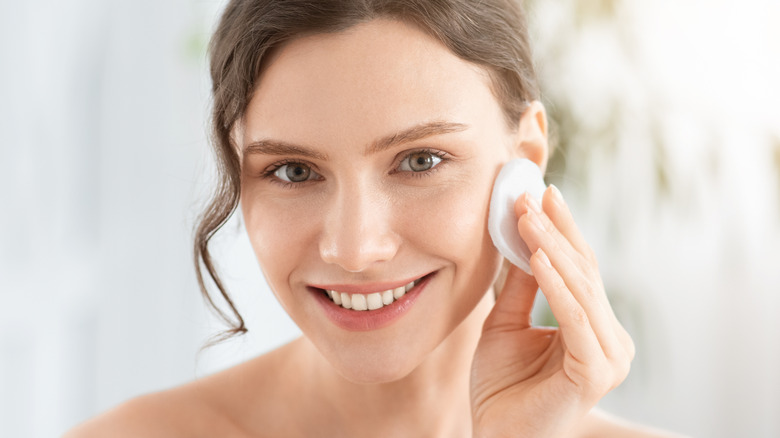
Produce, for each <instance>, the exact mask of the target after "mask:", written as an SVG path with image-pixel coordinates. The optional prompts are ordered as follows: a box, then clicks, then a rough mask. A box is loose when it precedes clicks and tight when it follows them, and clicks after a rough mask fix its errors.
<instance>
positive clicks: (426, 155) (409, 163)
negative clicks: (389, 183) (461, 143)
mask: <svg viewBox="0 0 780 438" xmlns="http://www.w3.org/2000/svg"><path fill="white" fill-rule="evenodd" d="M441 160H442V159H441V157H439V156H437V155H435V154H433V153H431V152H427V151H419V152H414V153H411V154H409V155H408V156H407V157H406V158H404V159H403V160H402V161H401V165H400V170H403V171H406V172H425V171H426V170H429V169H431V168H433V167H434V166H436V165H437V164H439V163H441Z"/></svg>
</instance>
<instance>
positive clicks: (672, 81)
mask: <svg viewBox="0 0 780 438" xmlns="http://www.w3.org/2000/svg"><path fill="white" fill-rule="evenodd" d="M537 3H539V2H537ZM542 3H545V2H542ZM546 3H547V5H546V6H545V5H544V4H542V5H539V6H538V7H537V8H534V9H533V11H532V12H533V13H532V14H531V20H532V24H533V26H532V27H533V28H534V29H535V30H534V38H535V40H536V50H537V55H538V58H539V63H540V74H542V75H544V78H545V80H544V83H545V87H546V88H545V89H544V90H543V92H544V93H545V94H546V95H548V96H550V99H551V100H554V101H557V102H566V103H567V106H568V107H570V108H571V111H572V112H573V114H574V115H575V116H576V118H577V120H580V121H581V122H582V124H583V126H584V127H585V128H584V129H585V131H583V134H582V136H581V137H580V138H583V139H590V138H591V137H589V136H588V134H587V132H594V131H598V129H597V128H598V127H599V126H600V125H599V124H600V123H603V121H604V120H612V119H610V118H609V117H608V116H607V115H606V114H607V113H608V112H609V108H610V107H609V105H608V103H609V102H621V105H622V106H621V107H620V108H621V113H620V117H618V118H617V120H618V123H619V126H618V127H616V126H611V128H612V131H610V132H615V133H617V134H616V135H617V137H616V138H613V139H612V141H611V142H610V144H611V145H612V146H611V147H609V148H606V147H603V145H599V144H593V143H595V142H593V141H589V142H588V143H589V144H588V148H585V147H583V146H582V145H576V146H577V147H572V149H571V150H569V151H568V152H567V155H566V157H565V158H566V165H567V167H566V171H565V172H563V173H559V174H554V175H550V181H552V182H556V184H558V185H559V186H560V187H561V189H562V191H563V193H564V196H566V197H567V199H568V200H569V202H570V203H571V204H572V206H573V209H574V211H575V217H576V218H577V219H578V221H579V223H580V225H581V227H582V228H583V230H584V233H585V234H586V236H587V237H588V239H589V241H590V242H591V244H592V246H593V247H594V248H595V250H596V252H597V254H598V256H599V260H600V265H601V267H602V274H603V276H604V281H605V284H606V286H607V289H608V291H609V292H610V293H611V295H612V296H613V302H614V304H615V307H616V309H617V310H618V312H619V314H620V315H621V317H622V318H623V320H624V321H625V323H626V326H627V327H628V328H629V330H630V331H631V332H632V334H633V335H634V338H635V340H636V342H637V346H638V347H639V353H638V355H637V359H636V361H635V363H634V367H633V371H632V374H631V375H630V376H629V379H628V380H627V381H626V382H625V383H624V385H623V386H621V387H620V388H618V389H617V390H615V391H614V392H613V393H611V394H610V395H608V396H607V398H605V400H604V401H603V402H602V405H603V406H604V407H605V408H607V409H609V410H611V411H613V412H616V413H619V414H621V415H624V416H626V417H628V418H632V419H635V420H638V421H642V422H647V423H650V424H654V425H657V426H662V427H666V428H670V429H674V430H678V431H681V432H685V433H689V434H692V435H695V436H707V437H724V438H725V437H733V436H751V437H776V436H780V417H778V415H777V413H778V412H780V373H778V372H777V370H780V322H778V320H779V319H778V318H777V317H776V314H777V309H780V226H778V224H780V211H779V207H780V170H779V169H778V167H779V166H780V109H778V105H777V102H780V85H778V83H777V78H780V33H779V32H778V30H777V28H776V26H775V24H776V23H777V22H778V20H780V7H779V6H778V3H777V2H772V1H769V0H767V1H761V0H749V1H744V2H741V3H739V5H737V4H736V2H725V1H710V2H702V1H693V0H685V1H672V0H662V1H655V2H639V1H633V2H629V1H625V2H611V3H619V4H620V7H619V8H618V13H617V15H616V17H617V18H616V20H615V21H614V22H612V23H604V24H603V25H599V24H598V20H596V24H595V25H594V24H593V23H591V24H590V25H589V26H588V27H586V28H585V29H580V30H579V31H578V33H573V34H572V35H574V36H571V37H569V38H568V39H566V38H564V37H561V39H562V40H563V41H565V42H566V44H565V47H566V50H565V53H564V55H565V56H563V57H561V58H558V59H557V60H554V61H552V60H550V57H549V56H547V53H550V51H551V48H550V44H551V43H550V41H552V40H553V39H554V38H555V35H552V34H553V33H554V32H560V31H561V29H562V28H568V26H569V25H570V22H569V21H567V20H570V19H571V17H572V16H577V14H576V13H573V12H572V10H571V8H572V7H573V6H572V5H573V4H575V3H576V2H546ZM581 3H583V4H584V3H588V2H581ZM589 3H594V2H589ZM596 3H598V2H596ZM601 3H605V2H601ZM607 3H609V2H607ZM221 4H222V2H220V1H205V0H204V1H197V0H189V1H187V0H171V1H166V2H160V1H150V0H144V1H140V0H139V1H134V2H122V1H103V0H71V1H68V2H62V1H54V0H39V1H34V2H33V1H26V2H25V1H16V2H12V1H10V0H3V2H2V3H0V148H1V149H0V436H4V437H5V436H7V437H50V436H58V435H60V434H62V433H63V432H64V431H65V430H66V429H67V428H69V427H72V426H73V425H74V424H76V423H78V422H80V421H83V420H84V419H86V418H88V417H90V416H93V415H95V414H96V413H98V412H101V411H104V410H106V409H108V408H110V407H112V406H115V405H116V404H117V403H120V402H121V401H123V400H126V399H128V398H130V397H133V396H135V395H138V394H142V393H146V392H149V391H154V390H159V389H164V388H167V387H170V386H173V385H177V384H180V383H183V382H186V381H189V380H192V379H193V378H196V377H198V376H202V375H204V374H208V373H211V372H213V371H215V370H218V369H221V368H223V367H225V366H228V365H230V364H233V363H236V362H238V361H240V360H243V359H245V358H247V357H251V356H253V355H256V354H259V353H261V352H263V351H266V350H268V349H269V348H273V347H274V346H277V345H280V344H282V343H284V342H287V341H288V340H290V339H292V338H294V337H295V336H297V334H298V331H297V329H296V328H295V326H294V325H293V324H292V323H291V321H290V320H289V319H288V318H287V316H286V315H285V314H284V312H283V311H282V310H281V309H280V307H279V306H278V304H277V303H276V301H275V300H274V299H273V297H272V295H271V293H270V292H269V291H268V290H267V288H266V286H265V285H264V282H263V280H262V277H261V274H260V271H259V269H258V268H257V266H256V262H255V260H254V259H253V256H252V254H251V250H250V248H249V245H248V243H247V241H246V238H245V235H244V231H243V228H242V225H241V224H240V222H239V221H236V220H233V221H232V222H231V223H230V224H229V225H228V226H227V227H226V229H225V230H224V231H223V232H221V233H220V235H219V236H218V237H217V239H216V242H215V250H216V252H217V254H218V260H219V263H220V266H221V267H222V269H223V271H224V272H225V275H226V277H227V279H228V285H229V287H230V289H231V291H233V294H234V295H235V297H236V301H237V303H238V306H239V309H240V310H241V311H242V314H244V316H245V317H246V319H247V321H248V325H249V327H250V334H249V335H248V336H246V337H244V338H242V339H240V340H237V341H233V342H229V343H227V344H224V345H221V346H218V347H216V348H213V349H210V350H207V351H205V352H202V353H201V352H199V348H200V347H201V346H202V345H203V343H204V342H205V341H206V340H207V337H208V336H209V335H210V334H213V333H215V332H216V331H217V330H219V329H220V325H219V323H218V322H216V321H215V320H214V319H213V318H212V317H210V316H209V313H208V311H206V310H205V308H204V306H203V304H202V300H201V298H200V296H199V293H198V291H197V287H196V283H195V280H194V273H193V269H192V267H191V250H190V247H191V229H192V225H193V223H194V217H195V215H196V214H197V212H198V211H199V206H200V205H201V203H202V201H203V200H204V199H205V196H206V194H207V193H208V190H209V187H210V185H209V184H210V182H211V180H212V176H213V165H212V161H211V157H210V152H209V149H208V144H207V140H206V139H207V130H208V127H207V115H208V105H209V101H208V90H209V80H208V76H207V74H206V59H205V55H204V52H203V48H204V45H205V42H206V41H207V39H208V38H209V35H210V32H211V29H212V27H213V23H214V22H215V20H216V17H217V15H218V12H219V10H220V8H221ZM567 17H568V18H567ZM616 35H619V36H622V37H625V36H626V35H629V36H630V38H631V39H632V40H631V50H629V51H626V50H625V47H624V46H621V44H620V43H621V42H624V40H622V39H621V38H622V37H621V38H618V37H617V36H616ZM545 50H547V52H545ZM627 60H629V61H630V62H629V61H627ZM651 121H652V123H651V124H652V126H650V122H651ZM613 125H614V123H613ZM651 128H652V129H651ZM588 129H589V130H590V131H588ZM586 131H587V132H586ZM651 138H652V139H655V140H656V141H655V142H653V141H651ZM659 144H660V149H659V148H658V145H659ZM659 151H661V152H662V154H661V155H660V158H659ZM659 160H660V161H661V162H662V164H663V166H662V168H663V169H664V175H663V177H661V176H659V174H658V171H657V163H658V162H659ZM661 180H662V181H661ZM659 181H660V182H659ZM661 183H663V184H661ZM659 187H661V188H659ZM663 187H666V189H662V188H663Z"/></svg>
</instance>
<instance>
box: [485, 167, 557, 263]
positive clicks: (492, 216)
mask: <svg viewBox="0 0 780 438" xmlns="http://www.w3.org/2000/svg"><path fill="white" fill-rule="evenodd" d="M546 188H547V186H546V185H545V184H544V178H542V171H541V170H540V169H539V167H538V166H537V165H536V163H534V162H533V161H531V160H528V159H526V158H517V159H514V160H512V161H510V162H508V163H506V164H505V165H504V167H503V168H501V171H500V172H499V173H498V177H496V181H495V183H494V184H493V194H492V195H491V197H490V212H489V214H488V232H489V233H490V237H491V238H492V239H493V245H495V246H496V248H497V249H498V251H499V252H500V253H501V255H503V256H504V257H506V258H507V259H508V260H509V261H510V262H512V264H513V265H515V266H517V267H518V268H520V269H522V270H523V271H525V272H527V273H528V274H530V275H533V273H532V272H531V266H530V264H529V260H530V259H531V251H530V250H529V249H528V246H527V245H526V244H525V242H523V239H522V238H521V237H520V232H519V231H518V230H517V221H518V218H517V216H516V215H515V201H517V198H519V197H520V195H522V194H523V193H524V192H528V193H529V194H530V195H531V196H533V197H534V198H535V199H536V200H537V201H539V204H541V202H542V195H543V194H544V191H545V189H546Z"/></svg>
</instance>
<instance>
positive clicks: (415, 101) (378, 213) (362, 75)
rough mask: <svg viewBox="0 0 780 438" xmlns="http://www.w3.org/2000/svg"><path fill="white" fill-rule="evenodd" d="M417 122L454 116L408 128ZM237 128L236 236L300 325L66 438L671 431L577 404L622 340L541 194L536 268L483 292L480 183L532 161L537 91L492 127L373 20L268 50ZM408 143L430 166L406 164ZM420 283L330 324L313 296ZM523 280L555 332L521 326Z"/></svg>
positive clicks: (581, 254)
mask: <svg viewBox="0 0 780 438" xmlns="http://www.w3.org/2000/svg"><path fill="white" fill-rule="evenodd" d="M311 72H316V74H311ZM431 122H435V123H434V124H433V126H434V127H437V126H438V127H439V128H441V126H443V125H447V126H450V127H454V128H453V129H449V130H438V131H437V130H436V129H433V130H431V129H428V131H425V132H424V133H423V134H424V135H423V134H420V131H419V130H418V131H414V130H415V129H416V128H419V127H420V126H421V124H422V125H425V124H426V123H427V124H428V125H430V123H431ZM410 132H411V133H412V134H410ZM415 132H416V134H415ZM399 138H400V139H402V141H395V143H393V144H391V145H390V146H388V147H387V148H376V147H375V146H376V145H377V144H382V143H383V142H382V141H381V139H395V140H398V139H399ZM235 139H236V143H237V144H238V145H239V146H240V149H241V150H240V155H241V159H242V193H241V200H242V202H241V206H242V213H243V216H244V220H245V223H246V226H247V231H248V233H249V237H250V240H251V241H252V244H253V248H254V250H255V254H256V256H257V258H258V261H259V263H260V266H261V268H262V270H263V273H264V275H265V277H266V280H267V281H268V283H269V285H270V287H271V289H272V290H273V292H274V294H275V296H276V298H277V299H278V300H279V302H280V303H281V305H282V307H283V308H284V309H285V310H286V311H287V312H288V314H289V315H290V316H291V318H292V319H293V320H294V321H295V322H296V324H298V326H299V327H300V328H301V330H302V332H303V334H304V336H303V337H302V338H300V339H298V340H296V341H294V342H292V343H290V344H288V345H286V346H284V347H281V348H279V349H277V350H275V351H273V352H270V353H268V354H265V355H263V356H261V357H258V358H256V359H254V360H251V361H249V362H246V363H244V364H241V365H239V366H236V367H234V368H231V369H228V370H226V371H223V372H221V373H218V374H216V375H214V376H211V377H208V378H205V379H202V380H199V381H196V382H193V383H191V384H188V385H185V386H183V387H180V388H176V389H172V390H169V391H165V392H162V393H158V394H153V395H149V396H145V397H141V398H139V399H136V400H133V401H131V402H129V403H127V404H125V405H123V406H121V407H119V408H118V409H116V410H114V411H112V412H109V413H107V414H105V415H104V416H102V417H98V418H97V419H95V420H93V421H92V422H90V423H87V424H85V425H84V426H82V427H81V428H79V429H76V430H74V431H73V432H72V433H71V434H70V435H68V436H70V437H90V436H103V435H104V434H105V433H106V431H110V432H111V435H112V436H148V437H154V436H183V437H184V436H186V437H198V436H203V437H207V436H208V437H212V436H236V437H262V436H270V437H276V436H284V437H296V436H306V437H311V436H325V437H331V436H343V437H364V436H386V437H395V436H398V437H417V436H419V437H431V436H442V437H471V436H490V437H494V436H534V437H589V436H599V437H623V436H626V437H628V436H630V437H661V436H671V435H666V434H661V433H658V432H653V431H649V430H643V429H641V428H638V427H636V426H632V425H628V424H625V423H622V422H620V421H619V420H615V419H613V418H610V417H608V416H606V415H605V414H603V413H600V412H598V411H595V410H593V406H594V405H595V404H596V402H597V401H598V400H599V399H600V398H601V397H602V396H603V395H604V394H605V393H606V392H608V391H609V390H611V389H612V388H614V387H615V386H617V385H618V384H619V383H620V382H621V381H622V380H623V379H624V378H625V376H626V374H627V373H628V368H629V364H630V361H631V359H632V358H633V343H632V342H631V339H630V337H629V336H628V334H627V333H626V332H625V330H623V328H622V326H621V325H620V324H619V322H618V321H617V319H615V318H614V314H613V313H612V310H611V308H610V306H609V303H608V302H607V301H606V296H605V295H604V293H603V286H602V285H601V280H600V277H599V274H598V267H597V265H596V261H595V258H594V257H593V254H592V251H590V249H589V247H588V246H587V244H586V243H585V242H584V240H583V239H582V236H581V235H580V233H579V231H578V230H577V227H576V224H575V223H574V221H573V218H572V217H571V215H570V214H569V212H568V208H566V205H565V201H563V200H562V199H561V198H560V197H558V196H557V195H556V193H555V192H554V191H553V190H552V189H548V191H547V192H546V193H545V197H544V202H543V205H542V206H538V212H537V213H534V212H533V211H534V206H533V204H532V203H530V201H529V200H528V199H527V198H526V197H521V198H520V199H518V201H517V205H516V213H517V216H518V217H519V218H520V219H519V221H518V229H519V231H520V233H521V235H522V236H523V238H524V240H525V241H526V242H527V243H528V245H529V248H531V250H532V251H534V252H535V255H534V256H533V258H532V259H531V267H532V269H533V271H534V274H535V276H534V277H531V276H528V275H527V274H525V273H523V272H522V271H520V270H518V269H515V268H513V269H511V270H510V273H509V277H508V280H507V281H506V284H505V286H504V288H503V289H502V290H501V291H500V293H499V294H498V296H499V298H498V300H497V301H496V300H495V299H494V296H495V294H494V293H493V289H492V285H493V283H494V281H495V279H496V277H497V275H498V272H499V269H500V266H501V263H502V258H501V256H500V255H499V254H498V253H497V251H496V250H495V248H493V246H492V243H491V240H490V237H489V235H488V233H487V230H486V215H487V205H488V201H489V196H490V191H491V187H492V182H493V179H494V178H495V176H496V174H497V172H498V170H499V169H500V167H501V165H502V164H503V163H505V162H507V161H508V160H510V159H512V158H514V157H526V158H528V159H530V160H532V161H534V162H536V163H537V164H538V165H539V167H540V168H541V169H544V168H545V167H546V163H547V127H546V118H545V113H544V108H543V106H542V105H541V104H540V103H538V102H532V103H530V104H529V107H528V109H527V110H526V111H525V113H524V114H523V116H522V119H521V120H519V121H518V125H517V127H516V128H515V129H510V128H508V127H507V125H506V124H505V121H504V118H503V113H502V111H501V108H500V105H499V103H498V102H497V100H496V98H495V97H494V95H493V94H492V91H491V88H490V83H489V80H488V79H487V76H486V75H485V72H484V71H483V70H482V69H481V68H479V67H477V66H474V65H471V64H468V63H466V62H464V61H462V60H460V59H459V58H457V57H455V56H454V55H453V54H452V53H450V52H449V50H448V49H446V47H444V46H442V45H441V44H440V43H438V41H436V40H434V39H432V38H431V37H429V36H428V35H426V34H425V33H424V32H421V31H420V30H418V29H417V28H415V27H413V26H409V25H406V24H404V23H400V22H397V21H386V20H375V21H372V22H369V23H365V24H361V25H358V26H355V27H354V28H351V29H348V30H346V31H344V32H339V33H336V34H328V35H313V36H308V37H305V38H300V39H298V40H293V41H292V42H290V43H288V44H287V45H285V46H284V47H283V48H282V49H281V50H279V51H278V52H276V54H275V57H274V58H273V59H272V60H271V62H270V63H269V65H268V67H267V69H266V70H265V71H264V72H263V74H262V76H261V78H260V80H259V85H258V87H257V89H256V90H255V94H254V96H253V98H252V100H251V102H250V104H249V107H248V108H247V112H246V116H245V118H244V120H243V121H242V123H241V125H240V126H239V127H238V129H237V130H236V132H235ZM269 140H270V141H269ZM385 143H388V142H385ZM389 143H392V142H389ZM389 143H388V144H389ZM269 144H273V145H274V146H273V147H269V146H268V145H269ZM279 144H282V145H286V146H284V147H281V148H280V147H279V146H278V145H279ZM293 144H294V145H295V148H290V147H289V145H293ZM250 145H254V146H250ZM372 145H373V146H372ZM301 151H303V152H301ZM414 154H417V155H414ZM419 154H422V155H423V156H425V155H426V154H427V157H428V159H429V160H428V161H429V164H430V163H433V164H432V165H431V166H430V167H429V168H426V169H423V170H422V171H416V170H413V169H410V168H409V164H410V161H409V157H410V156H415V157H419V156H420V155H419ZM434 157H438V159H439V161H437V159H434ZM291 167H295V169H297V170H298V171H300V172H299V174H302V175H304V176H305V178H303V179H302V180H300V181H291V180H290V179H289V177H290V175H293V176H295V175H296V173H294V172H293V173H290V172H288V171H289V170H291ZM537 220H538V221H541V223H542V227H541V228H537V227H535V226H534V225H533V224H534V222H535V221H537ZM547 260H549V261H550V262H551V263H550V265H549V266H548V265H547V263H546V261H547ZM426 275H431V277H430V278H431V280H430V281H429V283H428V285H427V286H426V288H425V289H424V291H423V292H422V293H421V294H420V295H419V298H417V301H415V304H414V305H413V306H412V307H411V308H410V310H409V311H408V312H407V313H405V314H404V315H403V316H401V317H400V318H398V319H397V320H395V321H393V323H392V324H390V325H387V326H384V327H381V328H378V329H374V330H368V331H355V330H348V329H344V328H343V327H339V326H337V325H336V324H334V323H333V322H332V321H331V320H329V319H328V318H327V317H326V316H325V314H324V312H323V311H322V308H321V307H322V306H321V304H320V303H319V302H318V301H317V300H316V299H315V298H314V297H315V295H314V294H315V292H313V291H312V289H313V287H312V285H316V284H349V285H354V286H355V287H361V285H366V284H369V283H371V282H388V281H395V280H398V279H407V278H420V277H422V276H426ZM585 286H587V287H585ZM539 288H541V290H542V293H544V294H545V296H546V298H547V299H548V301H549V302H550V303H551V307H552V310H553V312H554V313H555V315H556V317H557V319H558V321H559V322H560V324H561V327H560V329H559V330H555V329H543V328H535V327H532V326H531V324H530V316H529V315H530V310H531V307H532V305H533V299H534V296H535V295H536V291H537V289H539Z"/></svg>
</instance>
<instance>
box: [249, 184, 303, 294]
mask: <svg viewBox="0 0 780 438" xmlns="http://www.w3.org/2000/svg"><path fill="white" fill-rule="evenodd" d="M309 205H310V204H308V203H305V202H303V203H284V205H279V204H278V203H275V202H273V198H271V197H268V196H263V194H256V193H255V194H252V193H251V192H250V191H247V192H246V193H242V201H241V208H242V213H243V217H244V223H245V224H246V230H247V234H248V235H249V240H250V242H251V244H252V249H253V250H254V252H255V256H256V257H257V261H258V262H259V265H260V268H261V270H262V271H263V274H264V276H265V278H266V280H267V281H268V283H269V285H270V286H271V289H272V290H273V291H274V293H275V294H277V297H279V296H278V291H281V290H283V289H284V288H283V287H282V286H283V285H284V284H286V283H287V280H288V278H289V275H290V273H291V272H292V271H293V270H294V269H295V267H296V266H297V265H300V264H301V262H302V261H303V260H305V259H306V258H307V257H308V256H310V255H309V254H310V252H311V244H312V238H311V237H310V234H312V233H311V230H312V228H313V223H312V221H313V220H314V219H315V218H316V215H312V214H311V209H310V208H309V207H308V206H309ZM315 249H316V248H315ZM279 298H281V297H279ZM280 301H283V300H281V299H280ZM282 305H283V306H285V305H284V302H282ZM285 307H286V306H285Z"/></svg>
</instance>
